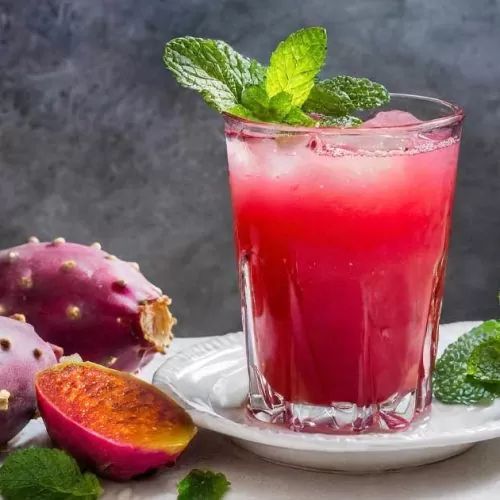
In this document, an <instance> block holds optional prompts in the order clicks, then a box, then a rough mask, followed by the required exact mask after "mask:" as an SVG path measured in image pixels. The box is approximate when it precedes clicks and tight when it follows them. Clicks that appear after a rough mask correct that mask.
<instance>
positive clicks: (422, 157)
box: [226, 95, 463, 432]
mask: <svg viewBox="0 0 500 500" xmlns="http://www.w3.org/2000/svg"><path fill="white" fill-rule="evenodd" d="M391 107H393V108H395V109H403V110H405V111H410V112H412V113H413V115H415V116H416V117H417V118H418V119H419V120H418V121H417V120H415V119H414V118H411V119H410V120H406V121H403V124H400V123H399V122H396V123H395V124H394V125H393V124H391V118H390V114H389V115H387V119H386V122H387V123H384V122H383V121H380V120H379V121H378V122H377V118H376V119H375V121H372V122H368V123H367V124H366V126H364V127H361V128H359V129H338V128H337V129H332V128H330V129H328V128H326V129H325V128H318V129H314V128H313V129H311V128H309V129H301V128H297V127H293V128H291V127H286V126H281V125H274V124H269V123H267V124H258V123H253V122H249V121H246V120H243V119H238V118H234V117H230V116H226V137H227V148H228V163H229V176H230V186H231V195H232V203H233V211H234V226H235V240H236V249H237V259H238V267H239V274H240V287H241V293H242V311H243V323H244V328H245V333H246V337H247V347H248V362H249V374H250V394H249V400H248V408H249V411H250V413H251V414H252V415H253V416H255V417H256V418H258V419H260V420H264V421H267V422H273V423H279V424H284V425H286V426H288V427H289V428H292V429H294V430H298V431H306V432H307V431H309V432H359V431H393V430H401V429H404V428H406V427H407V426H408V425H409V424H410V423H411V422H412V421H413V420H414V419H415V417H416V416H417V415H418V414H420V413H422V412H424V411H425V410H426V409H427V408H428V407H429V405H430V403H431V371H432V367H433V363H434V358H435V350H436V343H437V335H438V325H439V316H440V310H441V300H442V293H443V280H444V273H445V268H446V255H447V248H448V237H449V229H450V218H451V211H452V202H453V193H454V187H455V176H456V166H457V158H458V150H459V141H460V132H461V122H462V117H463V116H462V113H461V110H460V109H458V108H456V107H455V106H453V105H450V104H447V103H445V102H443V101H438V100H435V99H426V98H420V97H415V96H404V95H393V96H392V100H391ZM394 116H395V115H394ZM370 125H371V126H370ZM380 125H382V126H380Z"/></svg>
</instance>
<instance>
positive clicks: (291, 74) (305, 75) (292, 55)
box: [266, 28, 326, 106]
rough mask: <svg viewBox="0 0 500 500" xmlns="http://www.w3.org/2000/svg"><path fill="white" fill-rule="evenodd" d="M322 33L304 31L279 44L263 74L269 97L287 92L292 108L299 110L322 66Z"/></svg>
mask: <svg viewBox="0 0 500 500" xmlns="http://www.w3.org/2000/svg"><path fill="white" fill-rule="evenodd" d="M325 58H326V30H325V29H324V28H304V29H301V30H299V31H296V32H295V33H292V34H291V35H290V36H289V37H288V38H287V39H286V40H283V41H282V42H281V43H280V44H279V45H278V47H277V48H276V50H275V51H274V52H273V53H272V55H271V60H270V63H269V67H268V68H267V73H266V90H267V93H268V94H269V95H270V96H273V95H275V94H277V93H278V92H287V93H289V94H290V95H291V96H292V104H294V105H295V106H302V104H304V101H305V100H306V99H307V96H308V95H309V92H310V91H311V89H312V88H313V86H314V79H315V78H316V75H317V74H318V73H319V72H320V70H321V68H322V67H323V65H324V64H325Z"/></svg>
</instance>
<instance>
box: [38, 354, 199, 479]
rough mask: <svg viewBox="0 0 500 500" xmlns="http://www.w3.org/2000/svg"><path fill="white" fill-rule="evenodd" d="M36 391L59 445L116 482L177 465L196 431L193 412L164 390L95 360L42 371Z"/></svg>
mask: <svg viewBox="0 0 500 500" xmlns="http://www.w3.org/2000/svg"><path fill="white" fill-rule="evenodd" d="M36 395H37V401H38V408H39V410H40V414H41V415H42V418H43V420H44V422H45V425H46V427H47V431H48V433H49V435H50V437H51V438H52V440H53V441H54V442H55V443H56V445H57V446H59V447H60V448H62V449H64V450H66V451H67V452H68V453H70V454H71V455H73V457H75V458H76V459H77V460H78V461H79V462H80V463H81V464H82V465H83V466H85V467H88V468H90V469H92V470H95V471H96V472H97V473H98V474H100V475H101V476H104V477H108V478H110V479H114V480H127V479H130V478H132V477H135V476H139V475H141V474H145V473H147V472H150V471H153V470H156V469H158V468H160V467H162V466H165V465H171V464H173V463H174V462H175V460H176V459H177V457H178V456H179V455H180V453H182V451H183V450H184V449H185V448H186V446H187V445H188V444H189V442H190V441H191V439H192V438H193V437H194V435H195V434H196V427H195V426H194V424H193V422H192V420H191V418H190V416H189V415H188V414H187V413H186V412H185V411H184V409H183V408H181V407H180V406H179V405H178V404H177V403H176V402H174V401H173V400H172V399H170V398H169V397H168V396H167V395H165V394H164V393H163V392H161V391H160V390H159V389H157V388H156V387H154V386H153V385H151V384H148V383H146V382H144V381H142V380H140V379H138V378H136V377H134V376H133V375H130V374H128V373H124V372H119V371H117V370H112V369H110V368H105V367H103V366H99V365H96V364H94V363H89V362H85V363H62V364H59V365H56V366H54V367H52V368H49V369H47V370H44V371H42V372H40V373H39V374H38V375H37V377H36Z"/></svg>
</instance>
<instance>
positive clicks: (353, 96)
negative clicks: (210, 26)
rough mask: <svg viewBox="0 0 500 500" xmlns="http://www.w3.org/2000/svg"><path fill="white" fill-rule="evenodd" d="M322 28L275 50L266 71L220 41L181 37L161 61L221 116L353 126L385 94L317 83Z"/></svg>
mask: <svg viewBox="0 0 500 500" xmlns="http://www.w3.org/2000/svg"><path fill="white" fill-rule="evenodd" d="M326 48H327V36H326V31H325V29H324V28H321V27H311V28H303V29H300V30H298V31H296V32H295V33H292V34H291V35H289V36H288V37H287V38H286V39H285V40H283V41H282V42H281V43H279V45H278V46H277V48H276V50H274V52H273V53H272V55H271V58H270V62H269V66H268V67H267V68H265V67H264V66H262V65H261V64H260V63H258V62H257V61H255V60H253V59H250V58H247V57H245V56H242V55H241V54H238V52H236V51H235V50H233V49H232V48H231V47H230V46H229V45H228V44H226V43H225V42H222V41H220V40H211V39H204V38H195V37H189V36H186V37H180V38H175V39H173V40H171V41H170V42H168V43H167V44H166V46H165V51H164V54H163V61H164V63H165V66H166V67H167V68H168V69H169V70H170V71H172V73H173V74H174V76H175V78H176V79H177V81H178V82H179V83H180V84H181V85H182V86H184V87H187V88H190V89H193V90H196V91H198V92H199V93H200V94H201V95H202V97H203V98H204V99H205V101H206V102H207V104H209V105H210V106H211V107H213V108H215V109H216V110H217V111H219V112H221V113H229V114H233V115H236V116H240V117H243V118H247V119H249V120H255V121H263V122H273V123H286V124H290V125H300V126H340V127H351V126H357V125H359V124H360V123H361V120H360V119H359V118H357V117H355V116H354V115H353V113H354V112H355V111H357V110H366V109H371V108H375V107H378V106H381V105H382V104H385V103H386V102H388V100H389V93H388V92H387V90H386V89H385V88H384V87H383V86H382V85H380V84H378V83H374V82H371V81H370V80H368V79H366V78H355V77H350V76H337V77H334V78H330V79H327V80H321V81H317V77H318V74H319V72H320V71H321V68H322V67H323V65H324V63H325V58H326Z"/></svg>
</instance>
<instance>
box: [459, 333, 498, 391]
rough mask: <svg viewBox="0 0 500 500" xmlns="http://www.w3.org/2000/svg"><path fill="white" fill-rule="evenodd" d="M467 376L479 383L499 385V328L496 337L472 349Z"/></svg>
mask: <svg viewBox="0 0 500 500" xmlns="http://www.w3.org/2000/svg"><path fill="white" fill-rule="evenodd" d="M467 374H468V375H470V376H471V377H473V378H474V379H476V380H479V381H481V382H490V383H494V384H499V383H500V326H499V334H498V335H495V336H493V337H490V338H488V339H486V340H484V341H483V342H482V343H481V344H479V345H478V346H476V347H475V348H474V350H473V351H472V354H471V355H470V358H469V361H468V363H467Z"/></svg>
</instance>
